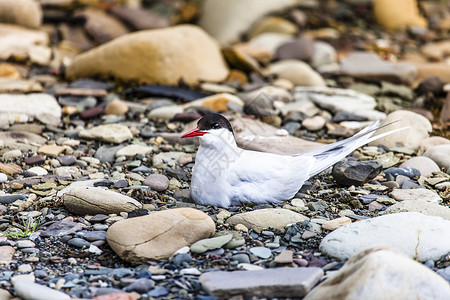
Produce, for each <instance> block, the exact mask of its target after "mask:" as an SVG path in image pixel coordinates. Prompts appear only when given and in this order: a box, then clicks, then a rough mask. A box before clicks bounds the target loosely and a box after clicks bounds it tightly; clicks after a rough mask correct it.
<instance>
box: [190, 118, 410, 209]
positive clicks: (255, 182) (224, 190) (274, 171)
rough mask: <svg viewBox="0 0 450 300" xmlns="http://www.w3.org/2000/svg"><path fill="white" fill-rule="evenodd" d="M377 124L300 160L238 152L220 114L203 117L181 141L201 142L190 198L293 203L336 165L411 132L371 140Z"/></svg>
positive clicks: (228, 203)
mask: <svg viewBox="0 0 450 300" xmlns="http://www.w3.org/2000/svg"><path fill="white" fill-rule="evenodd" d="M378 128H380V127H379V121H376V122H374V123H373V124H371V125H369V126H368V127H366V128H364V129H363V130H361V131H360V132H359V133H357V134H355V135H354V136H352V137H349V138H347V139H345V140H342V141H339V142H336V143H333V144H329V145H325V146H323V147H320V148H317V149H314V150H311V151H307V152H304V153H299V154H295V155H279V154H273V153H266V152H258V151H251V150H244V149H241V148H239V147H238V146H237V144H236V140H235V137H234V132H233V128H232V127H231V124H230V122H229V121H228V120H227V119H226V118H225V117H224V116H222V115H220V114H215V113H211V114H207V115H205V116H204V117H202V118H201V119H200V120H199V121H198V123H197V128H195V129H193V130H191V131H189V132H187V133H185V134H184V135H183V136H182V137H183V138H186V137H200V147H199V148H198V152H197V155H196V159H195V165H194V169H193V173H192V179H191V198H192V199H193V200H194V201H195V202H196V203H197V204H202V205H215V206H220V207H225V208H226V207H229V206H232V205H240V204H242V203H255V204H261V203H277V202H282V201H286V200H290V199H292V198H293V197H294V196H295V194H296V193H297V192H298V190H299V189H300V188H301V187H302V185H303V183H304V182H305V181H306V180H308V179H309V178H310V177H312V176H314V175H316V174H318V173H320V172H322V171H323V170H325V169H327V168H328V167H330V166H332V165H334V164H335V163H336V162H338V161H340V160H341V159H343V158H344V157H346V156H347V155H348V154H350V153H351V152H353V151H354V150H355V149H357V148H358V147H361V146H363V145H365V144H367V143H369V142H371V141H373V140H376V139H378V138H381V137H384V136H386V135H389V134H392V133H394V132H397V131H400V130H403V129H406V127H405V128H400V129H395V130H392V131H388V132H385V133H382V134H379V135H377V136H374V137H372V135H373V133H374V132H375V131H376V130H377V129H378Z"/></svg>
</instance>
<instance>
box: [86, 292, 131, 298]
mask: <svg viewBox="0 0 450 300" xmlns="http://www.w3.org/2000/svg"><path fill="white" fill-rule="evenodd" d="M92 299H93V300H136V298H135V297H133V296H132V295H130V294H129V293H124V292H112V293H108V294H104V295H99V296H96V297H94V298H92Z"/></svg>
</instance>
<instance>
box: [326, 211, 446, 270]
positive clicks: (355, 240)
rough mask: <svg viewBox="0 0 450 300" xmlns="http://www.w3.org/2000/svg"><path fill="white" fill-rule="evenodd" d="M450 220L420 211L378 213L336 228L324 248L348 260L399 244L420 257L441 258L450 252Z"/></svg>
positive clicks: (409, 253) (416, 256) (421, 258)
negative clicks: (383, 214)
mask: <svg viewBox="0 0 450 300" xmlns="http://www.w3.org/2000/svg"><path fill="white" fill-rule="evenodd" d="M443 237H450V221H447V220H444V219H442V218H440V217H430V216H426V215H423V214H421V213H416V212H404V213H398V214H391V215H385V216H380V217H375V218H372V219H368V220H362V221H359V222H355V223H352V224H349V225H346V226H343V227H340V228H338V229H336V230H335V231H333V232H331V233H330V234H328V235H327V236H326V237H325V238H324V239H323V240H322V242H321V243H320V251H322V252H323V253H326V254H328V255H330V256H333V257H337V258H339V259H342V260H345V259H349V258H350V257H352V256H353V255H355V254H356V253H358V252H359V251H362V250H364V249H367V248H369V247H372V246H376V245H386V246H391V247H394V248H397V249H399V250H401V251H402V252H403V253H405V254H406V255H407V256H409V257H411V258H414V259H416V260H419V261H427V260H430V259H431V260H437V259H439V258H440V257H441V256H442V255H445V254H447V253H448V252H450V238H443Z"/></svg>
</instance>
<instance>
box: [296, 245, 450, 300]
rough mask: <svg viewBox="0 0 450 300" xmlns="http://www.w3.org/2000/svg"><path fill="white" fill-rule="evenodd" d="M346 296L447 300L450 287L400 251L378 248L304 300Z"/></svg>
mask: <svg viewBox="0 0 450 300" xmlns="http://www.w3.org/2000/svg"><path fill="white" fill-rule="evenodd" d="M386 293H388V294H386ZM343 294H345V297H346V299H367V300H375V299H383V298H386V297H388V298H391V299H408V298H409V297H411V298H412V299H439V300H441V299H442V300H444V299H446V298H448V297H449V296H450V287H449V285H448V283H447V282H446V281H445V280H444V279H442V278H441V277H440V276H439V275H437V274H436V273H435V272H433V271H432V270H430V269H429V268H427V267H425V266H423V265H422V264H420V263H418V262H416V261H414V260H412V259H410V258H408V257H406V256H405V255H403V254H402V253H400V252H399V251H397V250H396V249H392V248H390V247H385V246H376V247H372V248H369V249H367V250H364V251H361V252H359V253H358V254H356V255H355V256H353V257H352V258H351V259H350V260H349V261H348V262H347V263H346V264H345V265H344V267H342V268H341V269H340V270H339V271H338V272H336V273H335V274H333V275H331V276H330V277H329V278H327V279H326V280H325V281H323V282H322V283H321V284H319V285H318V286H317V287H315V288H314V289H313V290H312V291H311V292H310V293H309V294H308V295H307V296H306V297H305V298H303V299H304V300H319V299H329V300H338V299H342V295H343ZM387 295H389V296H387Z"/></svg>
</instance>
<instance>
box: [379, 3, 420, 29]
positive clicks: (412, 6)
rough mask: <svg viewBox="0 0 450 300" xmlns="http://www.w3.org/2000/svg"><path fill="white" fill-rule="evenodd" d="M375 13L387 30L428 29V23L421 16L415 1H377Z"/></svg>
mask: <svg viewBox="0 0 450 300" xmlns="http://www.w3.org/2000/svg"><path fill="white" fill-rule="evenodd" d="M373 11H374V14H375V18H376V20H377V22H378V24H380V25H381V26H383V27H385V28H387V29H404V28H406V27H410V26H420V27H427V21H426V20H425V19H424V18H423V17H421V16H419V9H418V8H417V2H416V1H415V0H397V1H395V2H392V1H390V0H376V1H375V2H374V6H373Z"/></svg>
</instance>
